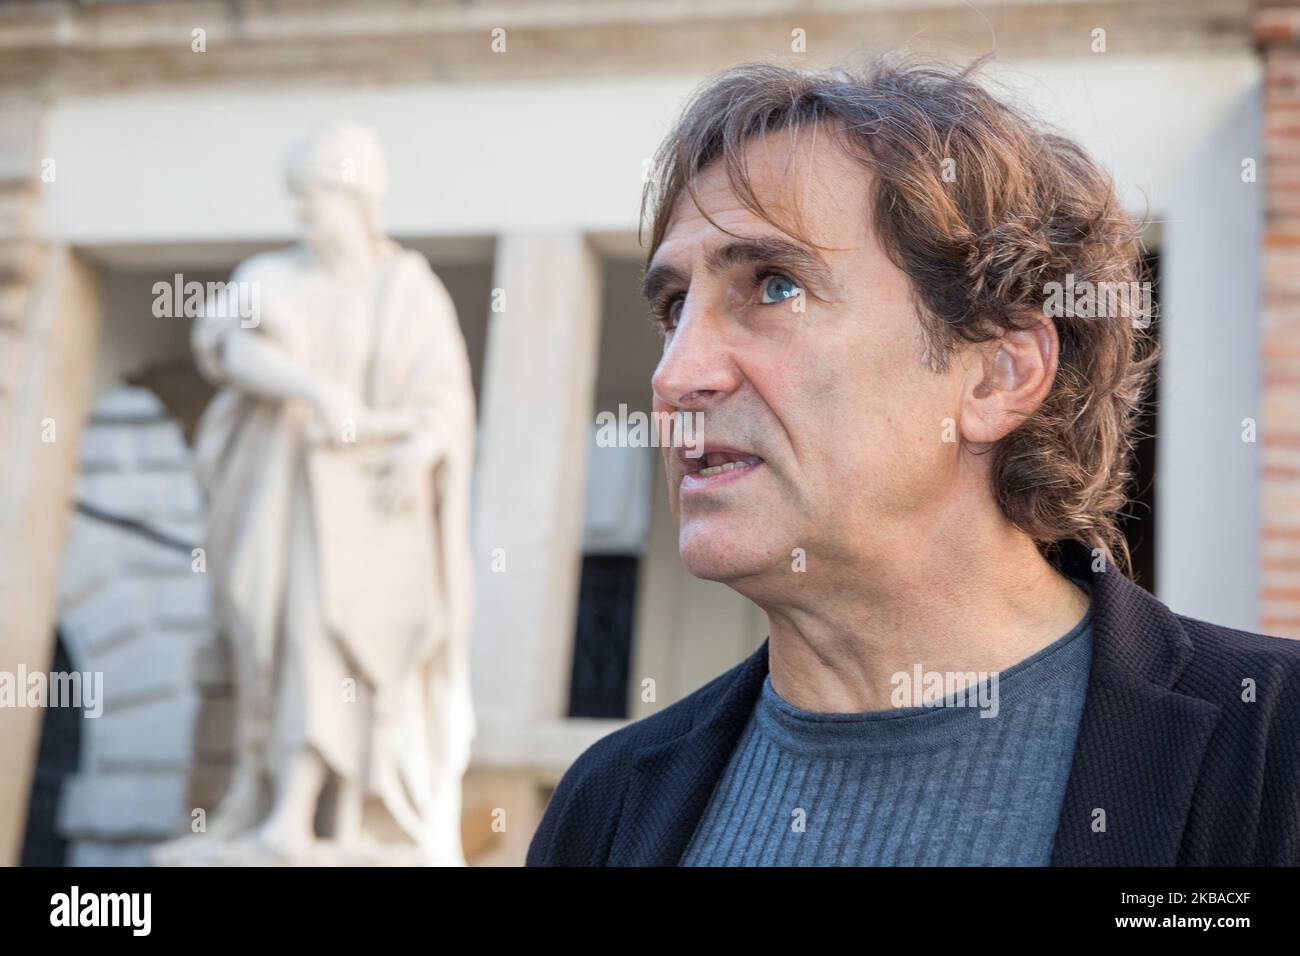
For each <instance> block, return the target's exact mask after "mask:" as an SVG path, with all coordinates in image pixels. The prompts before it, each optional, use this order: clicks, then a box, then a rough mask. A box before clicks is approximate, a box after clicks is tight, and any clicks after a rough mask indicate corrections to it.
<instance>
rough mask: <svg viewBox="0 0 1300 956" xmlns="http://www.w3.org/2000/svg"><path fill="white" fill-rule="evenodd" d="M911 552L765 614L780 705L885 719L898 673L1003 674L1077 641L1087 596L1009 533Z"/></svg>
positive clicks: (923, 545)
mask: <svg viewBox="0 0 1300 956" xmlns="http://www.w3.org/2000/svg"><path fill="white" fill-rule="evenodd" d="M911 543H912V544H913V547H911V548H909V549H907V550H903V551H900V552H899V553H896V554H891V555H888V556H887V557H885V558H883V559H882V556H881V555H879V554H876V555H873V556H872V557H871V560H870V561H868V562H865V566H864V567H861V568H859V569H856V571H855V573H853V574H850V575H848V576H847V577H848V579H849V580H852V581H854V582H855V584H854V585H853V586H844V585H843V584H842V583H832V584H831V585H830V587H828V588H827V589H826V593H816V592H817V590H818V589H811V590H812V593H807V592H805V594H804V595H803V596H802V597H801V599H800V600H799V601H798V602H797V603H794V602H792V603H788V604H784V605H780V606H764V610H765V611H766V612H767V615H768V623H769V627H770V632H769V633H770V639H769V643H768V652H769V653H768V659H769V668H770V671H771V675H772V687H773V689H774V690H775V691H776V692H777V693H778V694H779V695H780V696H781V697H783V698H784V699H785V700H787V701H789V702H790V703H791V704H793V705H794V706H796V707H799V708H801V709H803V710H810V711H822V712H845V713H851V712H859V711H873V710H886V709H889V708H890V706H891V704H890V693H891V690H892V688H893V686H894V685H893V684H891V678H892V677H893V676H894V675H896V674H899V673H906V674H908V675H911V674H912V673H913V670H914V668H915V667H916V666H917V665H920V666H921V667H922V669H924V670H925V671H938V672H944V673H954V674H965V673H969V672H971V671H975V672H979V671H986V672H993V671H1001V670H1005V669H1007V668H1008V667H1010V666H1011V665H1013V664H1015V663H1017V662H1019V661H1022V660H1024V659H1025V658H1027V657H1029V656H1031V655H1032V654H1034V653H1035V652H1036V651H1038V650H1041V649H1042V648H1044V647H1046V646H1047V645H1048V644H1051V643H1052V642H1053V641H1055V640H1057V639H1058V638H1060V637H1062V636H1063V635H1064V634H1066V633H1067V632H1069V631H1070V630H1071V629H1072V628H1073V627H1074V626H1075V625H1076V624H1078V623H1079V621H1080V620H1081V619H1082V618H1083V615H1084V613H1085V612H1086V611H1087V609H1088V597H1087V595H1086V594H1085V593H1084V592H1083V591H1081V590H1080V589H1079V588H1078V587H1077V586H1075V585H1074V584H1072V583H1071V582H1070V581H1069V580H1068V579H1066V578H1065V577H1063V576H1062V575H1061V574H1060V573H1059V572H1058V571H1057V570H1056V569H1055V568H1053V567H1052V566H1051V564H1049V563H1048V562H1047V561H1046V560H1045V559H1044V558H1043V557H1042V555H1041V554H1040V553H1039V551H1038V549H1037V548H1036V547H1035V546H1034V543H1033V542H1032V541H1031V540H1030V539H1029V538H1028V536H1026V535H1024V534H1023V533H1022V532H1020V531H1018V530H1016V529H1014V528H1011V527H1009V526H1006V525H1000V526H998V527H997V528H994V529H989V532H988V533H987V534H985V535H982V536H978V537H972V536H969V535H962V540H961V541H953V540H951V539H949V540H945V539H942V538H935V539H931V540H929V541H927V540H924V539H921V538H918V539H915V540H914V541H913V542H911ZM840 577H841V582H842V581H843V580H844V576H840ZM809 583H812V582H811V581H810V582H809ZM760 604H762V602H760Z"/></svg>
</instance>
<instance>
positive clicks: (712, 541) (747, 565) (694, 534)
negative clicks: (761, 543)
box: [677, 529, 770, 583]
mask: <svg viewBox="0 0 1300 956" xmlns="http://www.w3.org/2000/svg"><path fill="white" fill-rule="evenodd" d="M743 538H744V536H743V535H732V534H727V533H725V532H719V533H710V532H709V531H706V530H704V529H690V530H685V531H683V532H682V534H681V535H679V537H678V542H677V543H678V548H679V549H680V551H681V556H682V564H683V565H684V566H685V567H686V570H687V571H689V572H690V573H691V574H692V575H694V576H695V577H697V578H702V579H703V580H705V581H721V582H723V583H726V582H728V581H733V580H736V579H738V578H744V577H748V576H750V575H753V574H759V573H761V572H762V571H763V570H765V567H766V566H767V565H768V564H770V556H769V555H767V554H765V553H764V551H763V549H762V548H760V547H757V546H755V544H754V542H752V541H745V540H743Z"/></svg>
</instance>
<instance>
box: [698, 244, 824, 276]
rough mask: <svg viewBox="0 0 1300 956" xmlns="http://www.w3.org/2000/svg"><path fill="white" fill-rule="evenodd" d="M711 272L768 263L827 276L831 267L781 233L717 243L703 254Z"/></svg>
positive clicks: (811, 274) (815, 254) (813, 274)
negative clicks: (749, 263)
mask: <svg viewBox="0 0 1300 956" xmlns="http://www.w3.org/2000/svg"><path fill="white" fill-rule="evenodd" d="M705 262H706V263H707V265H708V267H709V270H710V271H711V272H722V271H723V270H725V269H729V268H731V267H732V266H737V265H741V264H743V263H746V262H771V263H773V264H774V265H783V266H786V267H788V268H791V269H797V270H800V271H802V272H804V273H806V274H808V275H809V277H810V278H816V279H823V280H824V279H826V278H827V277H829V275H830V268H829V267H828V266H827V265H826V260H825V259H823V258H822V257H821V256H819V255H818V254H817V253H816V252H814V251H813V250H812V249H809V248H808V247H807V246H805V245H803V244H801V243H798V242H795V241H793V240H792V239H784V238H782V237H781V236H759V237H757V238H755V239H739V240H737V241H735V242H729V243H727V244H726V245H725V246H719V247H718V248H717V249H714V250H713V251H712V252H710V253H709V254H708V256H706V257H705Z"/></svg>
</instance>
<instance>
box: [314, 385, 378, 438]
mask: <svg viewBox="0 0 1300 956" xmlns="http://www.w3.org/2000/svg"><path fill="white" fill-rule="evenodd" d="M312 406H313V408H314V409H315V411H316V418H315V421H314V423H313V424H314V426H315V428H314V431H315V432H316V433H317V435H318V436H319V437H320V438H321V439H323V440H324V441H327V442H329V443H330V444H331V445H341V444H345V443H350V442H355V441H356V440H357V439H358V437H359V434H358V432H359V430H360V428H361V424H362V416H363V415H364V413H365V409H364V407H363V406H362V404H361V402H360V401H359V400H358V399H357V397H356V396H355V395H353V394H352V392H350V391H349V390H348V389H346V388H342V387H340V386H338V385H334V384H330V383H327V384H325V385H322V386H321V387H319V388H318V389H317V390H316V394H315V395H313V396H312Z"/></svg>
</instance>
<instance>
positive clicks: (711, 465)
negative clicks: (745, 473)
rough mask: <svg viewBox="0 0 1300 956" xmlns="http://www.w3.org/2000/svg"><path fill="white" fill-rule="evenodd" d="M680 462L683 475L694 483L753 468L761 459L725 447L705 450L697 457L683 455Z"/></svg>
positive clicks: (760, 462)
mask: <svg viewBox="0 0 1300 956" xmlns="http://www.w3.org/2000/svg"><path fill="white" fill-rule="evenodd" d="M682 462H683V464H684V465H685V466H686V473H685V475H684V476H683V477H684V478H689V479H691V481H692V483H695V482H699V481H709V480H711V479H715V480H716V479H718V478H720V477H722V476H723V475H727V474H730V473H731V472H736V471H742V470H745V469H749V468H753V467H754V466H755V465H761V464H762V463H763V459H762V458H760V457H759V456H758V455H752V454H750V453H749V452H744V451H737V450H735V449H730V448H727V449H709V450H706V451H705V452H704V454H702V455H700V456H699V457H698V458H690V457H686V456H683V457H682Z"/></svg>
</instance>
